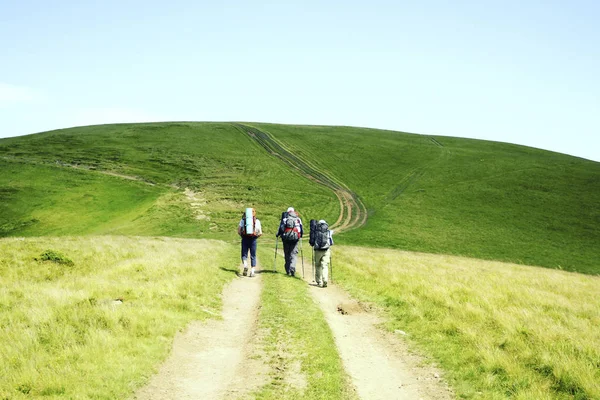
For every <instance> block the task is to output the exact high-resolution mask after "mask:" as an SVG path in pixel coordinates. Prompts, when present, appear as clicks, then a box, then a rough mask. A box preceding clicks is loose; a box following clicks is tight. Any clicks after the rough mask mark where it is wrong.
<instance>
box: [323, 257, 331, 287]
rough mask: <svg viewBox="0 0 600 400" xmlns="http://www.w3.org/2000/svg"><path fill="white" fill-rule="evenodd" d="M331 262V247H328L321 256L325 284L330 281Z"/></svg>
mask: <svg viewBox="0 0 600 400" xmlns="http://www.w3.org/2000/svg"><path fill="white" fill-rule="evenodd" d="M330 262H331V249H327V251H325V254H323V257H321V266H322V268H323V284H326V283H327V282H328V281H329V264H330Z"/></svg>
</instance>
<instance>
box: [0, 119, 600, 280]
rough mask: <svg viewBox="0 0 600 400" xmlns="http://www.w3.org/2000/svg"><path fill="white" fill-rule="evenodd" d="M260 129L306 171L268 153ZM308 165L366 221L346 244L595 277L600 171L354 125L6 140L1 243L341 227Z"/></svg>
mask: <svg viewBox="0 0 600 400" xmlns="http://www.w3.org/2000/svg"><path fill="white" fill-rule="evenodd" d="M253 128H254V129H257V130H258V132H261V133H264V134H266V135H267V136H268V137H270V138H271V139H272V140H273V141H274V142H275V143H278V144H279V145H280V146H281V147H280V148H281V149H286V150H288V151H289V152H290V153H291V154H293V155H295V156H297V157H298V158H299V160H300V162H302V164H301V165H300V164H295V165H294V164H290V163H286V162H284V161H285V160H284V159H282V157H281V155H280V154H276V152H275V151H271V153H270V152H268V151H266V150H265V148H264V147H263V146H261V144H260V143H259V142H258V141H257V139H256V136H255V135H254V136H253V135H249V134H248V132H249V131H250V130H252V129H253ZM290 165H292V167H290ZM298 165H300V167H299V166H298ZM302 166H310V168H311V170H312V172H313V173H314V172H315V171H317V172H319V173H324V174H326V175H327V179H329V181H328V182H337V183H338V184H340V185H344V186H345V187H346V188H348V189H349V192H350V193H352V195H354V196H356V199H357V200H359V201H362V203H363V204H364V206H365V207H366V209H367V211H368V219H367V221H366V224H365V225H363V226H361V227H360V228H357V229H353V230H347V231H345V232H343V233H341V234H340V235H338V241H339V242H340V243H346V244H354V245H362V246H377V247H395V248H402V249H406V250H416V251H423V252H433V253H449V254H457V255H465V256H470V257H477V258H486V259H497V260H503V261H511V262H517V263H526V264H531V265H540V266H545V267H550V268H563V269H567V270H573V271H579V272H585V273H594V274H596V273H598V272H599V271H600V265H598V263H597V255H598V253H599V250H600V245H599V243H600V207H598V204H600V163H596V162H592V161H587V160H583V159H579V158H576V157H571V156H567V155H563V154H558V153H552V152H548V151H542V150H537V149H532V148H528V147H523V146H517V145H510V144H504V143H495V142H487V141H478V140H469V139H458V138H448V137H431V136H425V135H416V134H407V133H401V132H390V131H381V130H372V129H363V128H349V127H317V126H287V125H272V124H248V125H236V124H229V123H156V124H120V125H103V126H90V127H81V128H72V129H64V130H58V131H52V132H46V133H40V134H35V135H29V136H24V137H17V138H9V139H2V140H0V170H1V171H2V173H1V174H0V197H1V200H2V203H1V205H0V236H36V235H67V234H105V233H111V234H114V233H118V234H134V235H165V236H178V237H207V238H222V239H233V238H235V225H236V223H237V220H238V218H239V216H240V212H241V211H242V209H243V208H244V207H247V206H253V207H256V208H257V210H258V213H259V218H261V220H262V221H263V225H264V228H265V231H266V232H267V233H269V234H271V233H274V231H275V229H276V225H277V220H278V215H279V214H280V212H281V211H282V210H284V209H285V208H286V207H287V206H289V205H294V206H295V207H296V208H297V209H299V210H300V211H301V212H302V216H303V217H304V219H305V221H306V222H308V220H309V219H311V218H325V219H327V220H328V221H335V220H336V219H337V218H338V216H339V213H340V203H339V200H338V198H337V197H336V195H335V194H334V193H333V192H332V190H331V189H330V187H328V186H327V185H326V184H318V183H316V182H315V181H314V180H311V179H309V178H307V177H306V176H305V174H304V173H303V172H302V171H303V170H304V168H303V167H302ZM109 173H110V174H112V175H109ZM186 188H187V189H189V190H188V192H187V195H186V194H184V190H185V189H186ZM357 208H359V207H354V209H353V212H356V211H357ZM357 222H359V221H358V220H357Z"/></svg>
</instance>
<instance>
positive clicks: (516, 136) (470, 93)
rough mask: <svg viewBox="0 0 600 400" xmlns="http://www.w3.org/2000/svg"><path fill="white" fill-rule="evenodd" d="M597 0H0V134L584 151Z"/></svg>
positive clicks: (599, 111) (591, 143)
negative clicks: (269, 137)
mask: <svg viewBox="0 0 600 400" xmlns="http://www.w3.org/2000/svg"><path fill="white" fill-rule="evenodd" d="M598 21H600V2H599V1H578V0H575V1H512V0H511V1H493V2H492V1H488V2H486V1H457V2H449V1H441V0H439V1H433V0H432V1H420V2H416V1H406V2H405V1H399V0H397V1H383V0H370V1H312V0H310V1H302V2H299V1H288V2H283V1H252V2H250V1H234V0H225V1H220V2H214V1H210V2H205V1H188V0H180V1H179V0H172V1H169V2H165V1H151V0H150V1H148V0H146V1H137V0H136V1H126V0H123V1H114V0H105V1H93V2H92V1H60V0H58V1H52V2H49V1H31V0H20V1H18V0H14V1H13V0H10V1H9V0H0V137H8V136H16V135H23V134H28V133H34V132H39V131H44V130H50V129H56V128H64V127H71V126H77V125H89V124H96V123H112V122H139V121H174V120H185V121H260V122H280V123H294V124H327V125H351V126H364V127H371V128H382V129H392V130H400V131H407V132H415V133H424V134H436V135H447V136H458V137H471V138H480V139H487V140H495V141H502V142H509V143H517V144H524V145H528V146H533V147H538V148H543V149H547V150H553V151H558V152H561V153H567V154H572V155H576V156H579V157H584V158H588V159H592V160H595V161H600V23H598Z"/></svg>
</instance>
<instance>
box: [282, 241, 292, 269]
mask: <svg viewBox="0 0 600 400" xmlns="http://www.w3.org/2000/svg"><path fill="white" fill-rule="evenodd" d="M290 245H291V243H290V242H283V256H284V258H285V273H286V274H288V275H289V273H290V255H291V251H290V248H291V246H290Z"/></svg>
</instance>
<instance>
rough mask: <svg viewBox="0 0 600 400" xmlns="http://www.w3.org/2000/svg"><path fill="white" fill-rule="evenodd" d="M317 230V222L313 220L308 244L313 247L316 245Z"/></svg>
mask: <svg viewBox="0 0 600 400" xmlns="http://www.w3.org/2000/svg"><path fill="white" fill-rule="evenodd" d="M316 230H317V220H316V219H311V220H310V233H309V239H308V243H309V244H310V245H311V246H314V245H315V231H316Z"/></svg>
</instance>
